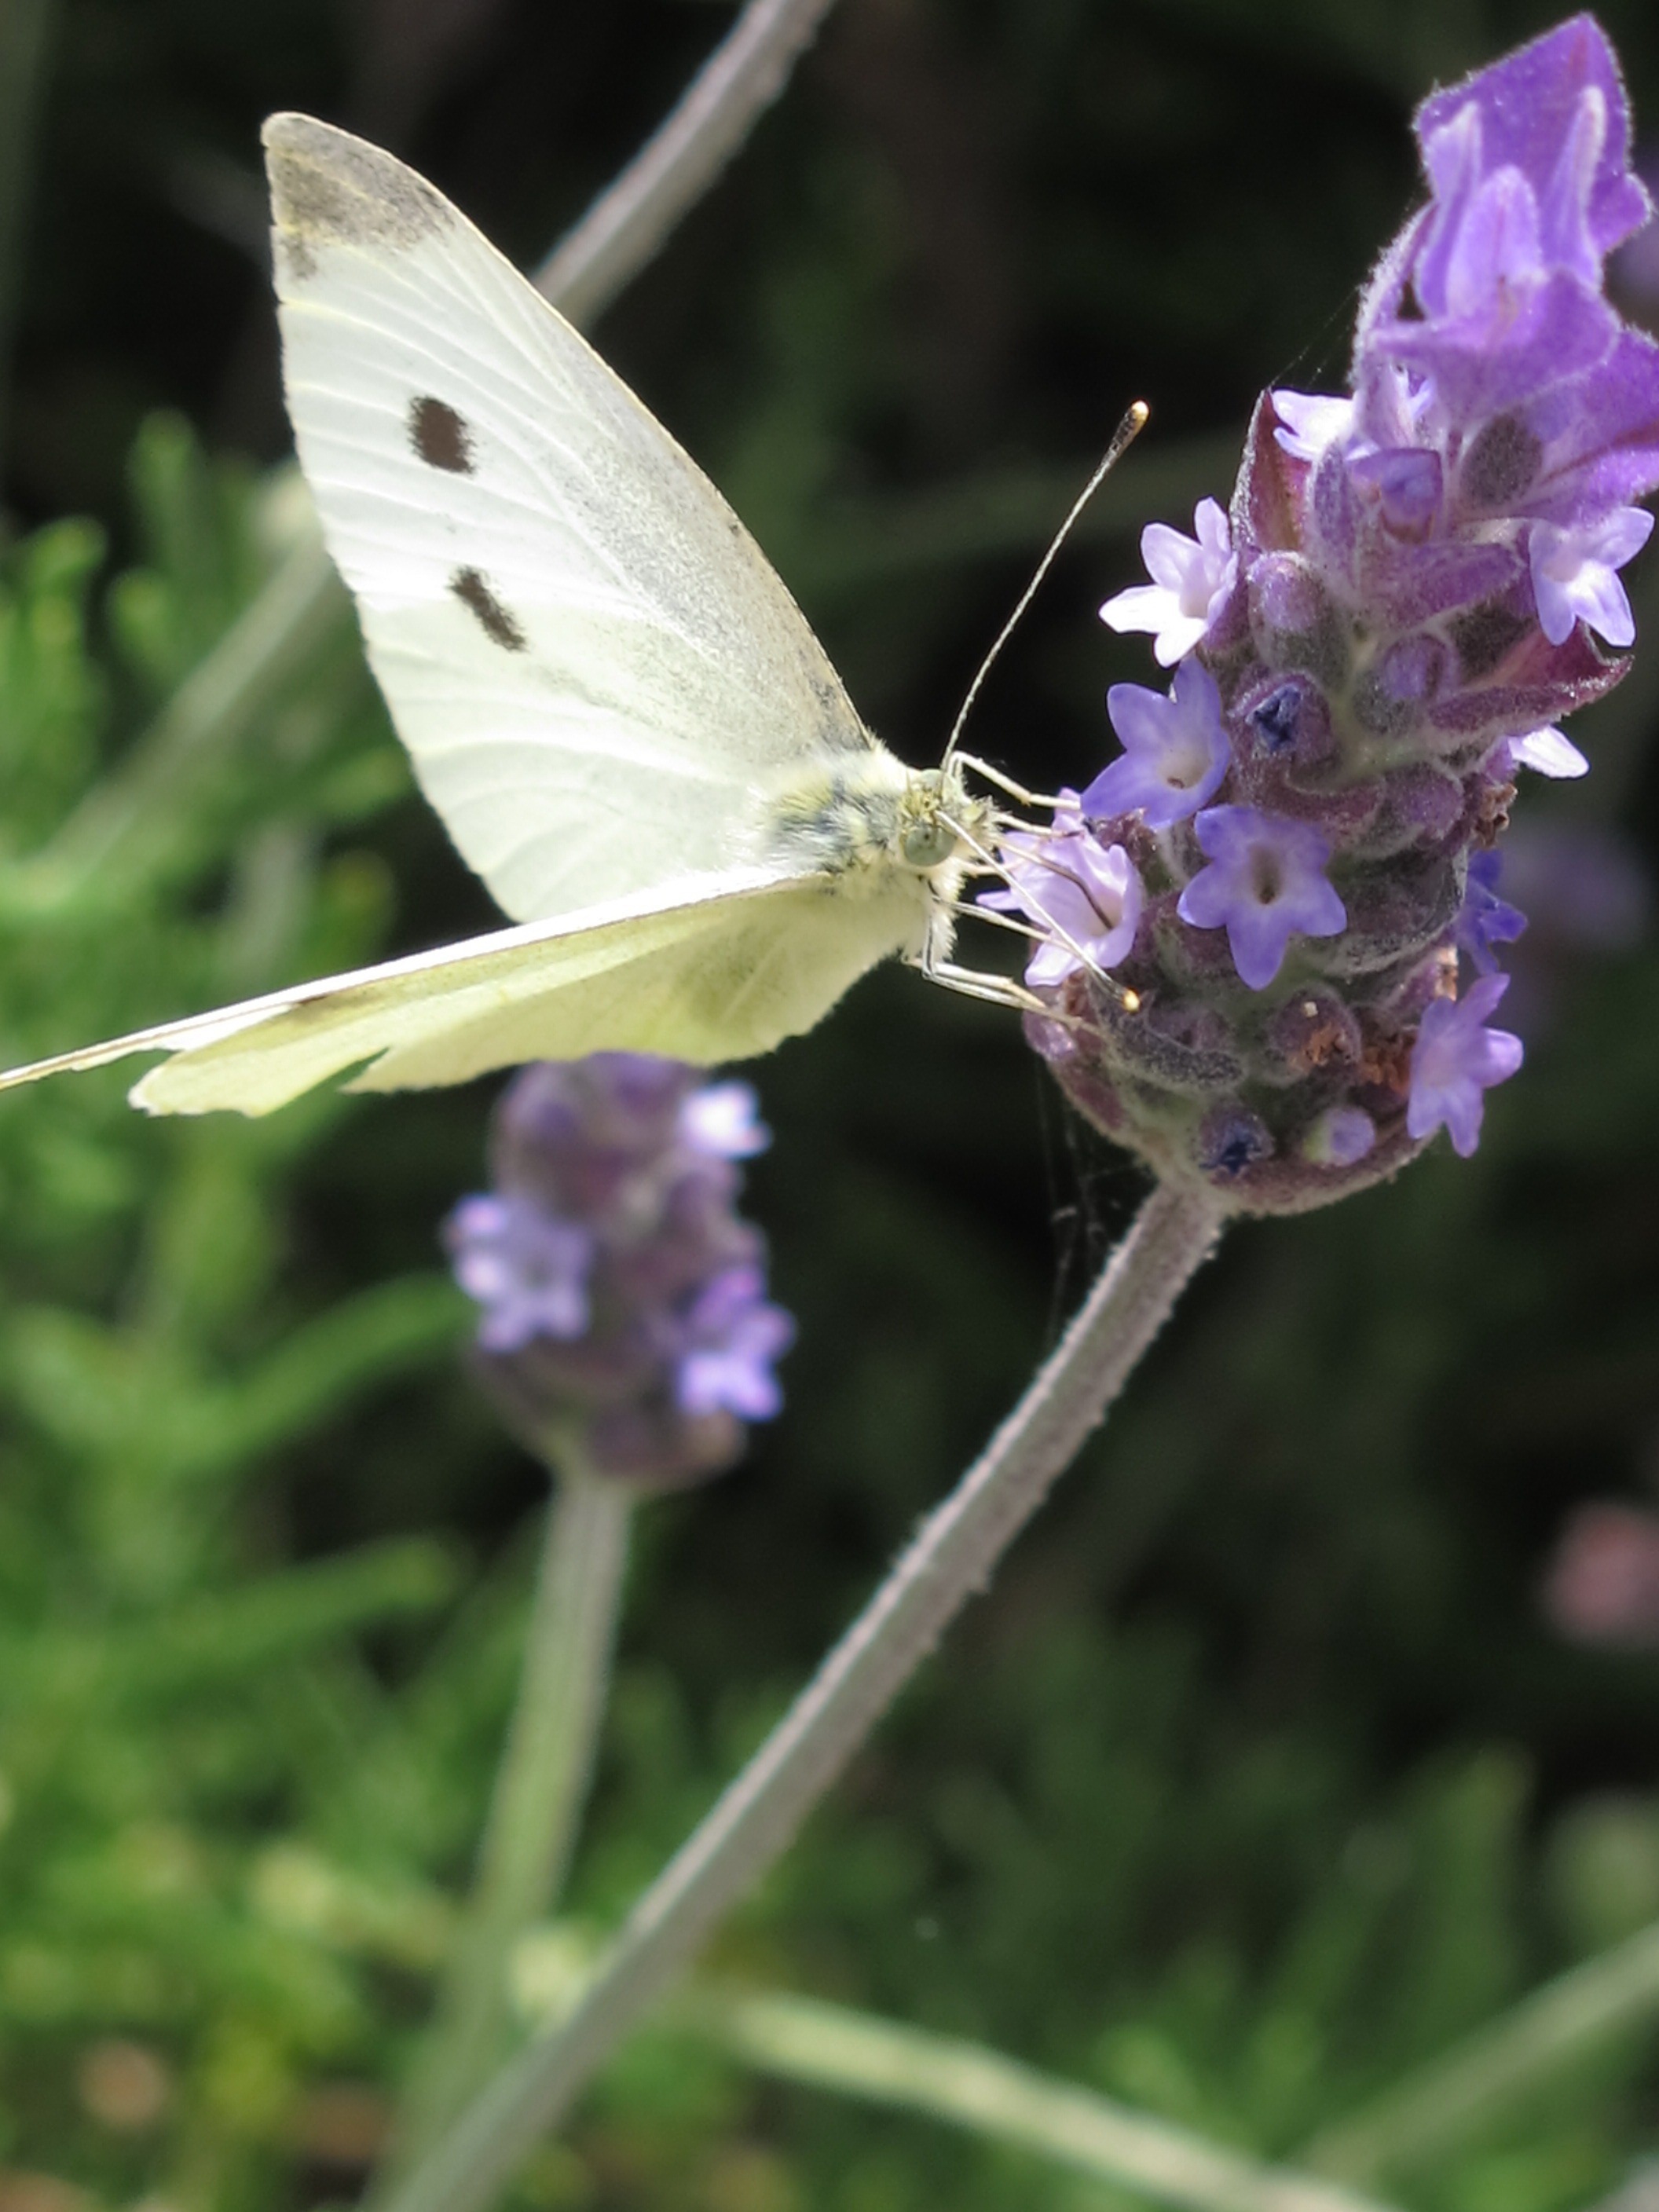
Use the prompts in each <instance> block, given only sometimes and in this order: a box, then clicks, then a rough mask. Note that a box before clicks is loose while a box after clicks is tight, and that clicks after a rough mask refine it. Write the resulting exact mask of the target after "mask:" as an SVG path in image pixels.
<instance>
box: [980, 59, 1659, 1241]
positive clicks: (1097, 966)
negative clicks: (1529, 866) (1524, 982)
mask: <svg viewBox="0 0 1659 2212" xmlns="http://www.w3.org/2000/svg"><path fill="white" fill-rule="evenodd" d="M1416 129H1417V137H1418V145H1419V153H1420V155H1421V157H1422V161H1423V167H1424V173H1425V178H1426V179H1427V182H1428V185H1429V191H1430V198H1429V201H1428V204H1426V206H1425V207H1424V208H1423V209H1422V210H1420V212H1419V213H1418V214H1417V215H1416V216H1413V218H1412V219H1411V221H1410V222H1407V225H1406V227H1405V228H1404V229H1403V231H1402V232H1401V234H1400V236H1399V237H1398V238H1397V239H1396V240H1395V241H1394V243H1393V244H1392V245H1391V246H1389V249H1388V250H1387V252H1385V253H1384V254H1383V258H1382V260H1381V262H1380V264H1378V267H1377V270H1376V274H1375V276H1373V278H1372V280H1371V283H1370V287H1369V289H1368V290H1367V292H1366V294H1365V296H1364V301H1363V302H1362V305H1361V308H1360V313H1359V318H1358V329H1357V332H1356V337H1355V344H1354V352H1353V360H1352V372H1351V385H1352V389H1351V391H1350V392H1346V393H1341V394H1332V393H1308V392H1272V391H1270V392H1265V393H1263V395H1262V397H1261V400H1260V402H1259V403H1258V405H1257V408H1256V410H1255V420H1254V422H1252V424H1251V427H1250V431H1249V438H1248V440H1247V442H1246V446H1245V451H1244V457H1243V465H1242V466H1241V468H1240V471H1239V477H1238V482H1237V486H1236V488H1235V489H1234V493H1233V497H1232V502H1231V513H1229V514H1228V515H1227V516H1225V517H1224V516H1223V515H1222V514H1221V512H1220V510H1219V508H1218V507H1216V505H1215V503H1214V502H1213V501H1205V502H1203V503H1202V504H1201V505H1200V509H1199V512H1198V516H1197V518H1196V522H1197V530H1198V535H1197V537H1196V538H1194V539H1193V540H1190V541H1189V540H1188V539H1186V538H1182V536H1181V535H1180V533H1178V532H1174V531H1172V530H1170V529H1169V528H1167V527H1166V526H1163V525H1157V526H1153V527H1152V529H1151V530H1150V531H1149V532H1147V534H1146V539H1145V540H1144V541H1143V545H1144V550H1145V551H1146V557H1147V561H1148V566H1149V568H1150V569H1151V571H1152V577H1153V583H1152V585H1151V586H1135V587H1133V588H1132V589H1131V590H1129V591H1127V592H1121V593H1120V594H1119V595H1118V596H1117V597H1116V598H1115V599H1110V600H1109V601H1108V602H1107V604H1106V605H1105V607H1103V610H1102V612H1103V616H1104V617H1105V619H1106V620H1107V621H1108V622H1109V623H1110V624H1111V625H1112V626H1113V627H1114V628H1115V629H1147V630H1151V631H1152V632H1154V633H1155V635H1156V642H1157V658H1158V660H1159V661H1160V662H1161V663H1163V664H1164V665H1170V663H1171V662H1176V663H1178V665H1176V674H1175V680H1174V685H1173V688H1172V690H1171V692H1170V696H1169V697H1168V699H1164V697H1162V696H1160V695H1158V694H1157V693H1154V692H1152V691H1147V690H1142V689H1141V688H1140V687H1139V686H1135V685H1128V684H1120V685H1116V686H1115V687H1114V689H1113V691H1112V694H1111V702H1110V706H1111V717H1112V721H1113V724H1114V726H1115V729H1116V730H1117V732H1118V734H1119V736H1120V738H1121V739H1122V741H1123V743H1124V745H1125V747H1126V750H1125V751H1124V752H1123V753H1122V754H1121V756H1120V757H1119V758H1118V759H1117V760H1116V761H1115V762H1113V763H1110V764H1109V765H1108V767H1107V768H1106V769H1104V771H1103V773H1102V774H1101V775H1099V776H1098V777H1097V779H1096V780H1095V781H1094V783H1093V784H1091V786H1090V787H1089V788H1088V790H1087V791H1086V792H1085V793H1084V796H1083V799H1082V802H1081V807H1080V818H1079V816H1078V815H1077V814H1073V816H1070V817H1068V818H1067V819H1066V821H1065V822H1064V823H1056V832H1057V835H1056V836H1055V837H1054V840H1053V861H1054V865H1056V866H1058V868H1059V870H1060V872H1061V873H1062V874H1063V877H1064V879H1065V884H1066V889H1065V894H1064V905H1065V910H1066V944H1065V945H1064V947H1063V948H1062V950H1063V952H1064V956H1065V957H1056V954H1055V952H1054V950H1053V949H1052V948H1040V949H1039V951H1038V953H1037V955H1036V958H1035V959H1034V961H1033V962H1032V963H1031V966H1030V969H1029V970H1028V973H1027V982H1028V985H1029V986H1030V987H1031V988H1032V989H1034V990H1035V991H1036V994H1037V995H1038V996H1039V997H1040V998H1041V999H1042V1000H1043V1002H1044V1011H1043V1012H1041V1013H1034V1014H1032V1015H1030V1016H1029V1017H1028V1032H1029V1034H1030V1036H1031V1039H1032V1042H1034V1043H1035V1044H1036V1048H1037V1049H1038V1050H1039V1051H1040V1052H1042V1054H1043V1055H1044V1056H1045V1058H1047V1059H1048V1061H1049V1063H1050V1065H1051V1066H1052V1067H1053V1070H1054V1074H1055V1075H1056V1077H1057V1078H1058V1079H1059V1081H1060V1084H1061V1085H1062V1086H1063V1087H1064V1088H1065V1090H1066V1091H1067V1093H1068V1094H1069V1095H1070V1097H1072V1098H1073V1101H1074V1103H1076V1104H1077V1105H1078V1106H1079V1107H1080V1108H1081V1109H1082V1110H1083V1111H1084V1112H1085V1114H1087V1115H1089V1116H1090V1117H1091V1119H1092V1120H1094V1121H1096V1122H1097V1124H1098V1125H1099V1126H1100V1127H1103V1129H1105V1130H1106V1131H1107V1132H1108V1133H1110V1134H1111V1135H1113V1136H1115V1137H1116V1138H1118V1139H1121V1140H1122V1141H1124V1142H1126V1143H1127V1144H1129V1145H1131V1146H1133V1147H1134V1148H1136V1149H1137V1150H1139V1152H1142V1153H1143V1154H1144V1155H1145V1156H1146V1158H1148V1159H1149V1160H1150V1161H1151V1162H1152V1164H1153V1165H1154V1166H1155V1167H1156V1168H1157V1169H1158V1171H1159V1172H1160V1173H1161V1174H1163V1175H1165V1176H1176V1177H1177V1178H1182V1177H1184V1178H1188V1179H1193V1178H1197V1179H1200V1180H1202V1181H1204V1182H1207V1183H1209V1184H1210V1185H1212V1187H1214V1188H1217V1189H1218V1190H1220V1191H1221V1192H1223V1193H1224V1194H1225V1195H1226V1197H1227V1198H1228V1200H1229V1202H1230V1203H1231V1205H1232V1206H1234V1207H1235V1208H1237V1210H1238V1211H1241V1212H1289V1211H1296V1210H1299V1209H1301V1208H1303V1207H1305V1206H1316V1205H1320V1204H1322V1203H1324V1202H1325V1201H1326V1200H1329V1199H1332V1198H1334V1197H1337V1196H1339V1195H1340V1194H1342V1193H1343V1192H1345V1191H1347V1190H1351V1189H1352V1188H1357V1187H1358V1186H1360V1185H1362V1184H1364V1183H1366V1182H1374V1181H1376V1180H1377V1179H1378V1178H1379V1177H1381V1176H1386V1175H1389V1174H1390V1173H1392V1172H1393V1171H1394V1170H1396V1169H1397V1168H1398V1167H1399V1166H1401V1164H1402V1163H1403V1162H1405V1161H1406V1160H1407V1159H1409V1158H1412V1157H1413V1154H1414V1153H1416V1152H1418V1151H1419V1150H1420V1149H1421V1148H1422V1147H1423V1146H1424V1145H1425V1144H1426V1143H1427V1142H1429V1141H1430V1139H1431V1138H1432V1137H1433V1136H1434V1135H1435V1134H1436V1133H1437V1131H1439V1130H1440V1129H1442V1128H1444V1129H1445V1130H1447V1132H1448V1133H1449V1136H1450V1139H1451V1141H1452V1143H1453V1145H1454V1146H1455V1149H1456V1150H1457V1151H1458V1152H1462V1153H1464V1154H1468V1153H1469V1152H1473V1151H1474V1147H1475V1145H1476V1143H1477V1142H1478V1139H1479V1136H1480V1126H1481V1118H1482V1114H1483V1111H1484V1107H1485V1100H1486V1092H1487V1091H1488V1090H1489V1088H1490V1087H1491V1086H1492V1085H1494V1084H1496V1083H1498V1082H1501V1081H1502V1080H1504V1079H1505V1078H1506V1077H1508V1076H1510V1075H1511V1074H1513V1073H1515V1071H1516V1069H1517V1068H1518V1067H1519V1066H1520V1064H1521V1060H1522V1047H1521V1042H1520V1040H1519V1039H1518V1038H1517V1037H1516V1036H1512V1035H1511V1034H1510V1033H1509V1032H1508V1031H1506V1030H1502V1029H1499V1028H1496V1027H1493V1026H1491V1025H1489V1017H1491V1016H1492V1014H1493V1013H1494V1012H1496V1010H1497V1007H1498V1001H1499V1000H1500V999H1501V998H1502V996H1503V994H1504V984H1505V980H1506V979H1505V978H1504V976H1503V975H1501V974H1499V973H1498V972H1497V969H1498V955H1499V951H1500V950H1501V948H1502V947H1504V945H1507V944H1508V943H1509V942H1510V941H1512V939H1514V938H1515V937H1516V936H1517V935H1518V934H1519V933H1520V931H1521V930H1522V927H1524V916H1522V915H1521V914H1519V913H1518V911H1516V908H1513V907H1512V906H1510V904H1509V903H1508V902H1507V901H1505V900H1504V898H1503V896H1501V893H1500V891H1499V888H1498V879H1499V875H1500V872H1501V859H1500V854H1499V849H1498V848H1499V840H1500V838H1501V836H1502V833H1503V831H1504V828H1505V827H1506V825H1507V823H1508V819H1509V814H1510V805H1511V803H1512V801H1513V799H1514V797H1515V777H1516V774H1517V773H1518V771H1519V769H1521V768H1522V767H1523V766H1524V767H1527V768H1528V769H1533V770H1534V771H1536V772H1541V773H1543V774H1545V775H1576V774H1579V773H1582V771H1583V766H1584V763H1583V757H1582V755H1580V754H1579V753H1578V752H1577V749H1576V748H1575V747H1574V746H1573V745H1572V744H1571V743H1570V742H1569V740H1568V739H1567V738H1565V736H1564V735H1563V734H1562V732H1560V731H1559V729H1557V728H1555V727H1554V725H1555V723H1556V722H1557V721H1558V720H1559V718H1560V717H1562V716H1563V715H1565V714H1569V713H1571V711H1572V709H1574V708H1577V707H1580V706H1583V705H1584V704H1585V703H1587V702H1589V701H1590V700H1593V699H1595V698H1598V697H1600V696H1601V695H1602V694H1603V693H1604V692H1606V691H1607V690H1610V689H1611V687H1612V686H1613V684H1616V683H1617V682H1618V681H1619V679H1620V677H1621V676H1622V675H1623V673H1624V672H1625V669H1626V665H1627V664H1626V661H1625V660H1624V659H1622V658H1620V654H1621V653H1622V650H1623V648H1625V647H1628V646H1629V645H1630V644H1631V643H1632V641H1633V638H1634V635H1635V623H1634V618H1633V616H1632V611H1631V607H1630V602H1629V600H1628V598H1627V597H1626V592H1625V588H1624V585H1623V583H1622V581H1621V580H1620V570H1621V569H1622V568H1623V567H1624V565H1625V564H1626V562H1628V561H1629V560H1631V559H1632V557H1633V556H1635V555H1636V554H1637V553H1638V551H1639V550H1640V549H1641V547H1642V546H1643V545H1644V544H1645V542H1646V540H1647V538H1648V536H1649V534H1650V531H1651V529H1652V526H1653V522H1652V517H1651V516H1650V514H1648V513H1646V512H1645V511H1644V509H1642V508H1640V507H1637V506H1635V505H1634V504H1633V502H1634V501H1637V500H1638V499H1639V498H1641V497H1642V496H1643V495H1644V494H1645V493H1647V492H1650V491H1651V490H1652V489H1654V487H1655V486H1656V484H1659V346H1656V344H1655V343H1654V341H1653V340H1652V339H1651V338H1650V337H1647V336H1645V335H1644V333H1642V332H1640V331H1636V330H1633V329H1632V328H1630V327H1628V326H1627V325H1626V324H1625V323H1624V322H1623V321H1622V320H1621V319H1620V316H1619V314H1618V313H1617V311H1616V310H1615V309H1614V307H1613V306H1612V304H1611V303H1610V301H1608V299H1607V295H1606V292H1605V289H1604V283H1603V276H1604V268H1605V264H1606V260H1607V256H1608V254H1609V253H1611V252H1613V249H1614V248H1615V247H1616V246H1619V245H1620V243H1622V242H1623V241H1624V240H1626V239H1628V238H1629V237H1630V236H1631V235H1632V234H1633V233H1634V232H1635V231H1636V230H1637V229H1638V228H1640V227H1641V226H1642V224H1643V223H1644V222H1646V221H1647V220H1648V219H1649V217H1650V213H1651V209H1650V202H1649V199H1648V195H1647V193H1646V191H1645V190H1644V186H1643V185H1642V184H1641V182H1640V181H1639V179H1638V178H1637V177H1636V176H1635V175H1634V174H1633V173H1632V170H1631V167H1630V161H1629V154H1630V135H1631V134H1630V118H1629V112H1628V107H1627V104H1626V98H1625V94H1624V88H1623V86H1622V84H1621V82H1620V75H1619V69H1618V64H1617V61H1616V59H1615V58H1614V55H1613V50H1612V48H1611V46H1609V44H1608V42H1607V38H1606V36H1605V34H1604V33H1603V32H1602V31H1601V27H1600V26H1599V25H1598V24H1597V23H1596V22H1595V19H1594V18H1593V17H1591V16H1589V15H1578V16H1575V17H1573V18H1572V19H1571V21H1567V22H1565V23H1563V24H1561V25H1559V27H1557V28H1556V29H1554V30H1553V31H1551V32H1549V33H1547V34H1546V35H1545V36H1544V37H1542V38H1541V39H1538V40H1534V42H1533V43H1532V44H1531V45H1530V46H1526V47H1523V48H1522V49H1521V50H1520V51H1519V52H1516V53H1514V54H1511V55H1510V56H1509V57H1508V58H1505V59H1504V60H1503V61H1501V62H1499V63H1498V64H1494V65H1493V66H1492V68H1490V69H1487V70H1482V71H1480V73H1479V74H1478V75H1476V76H1473V77H1471V78H1469V79H1468V80H1467V81H1466V82H1464V83H1462V84H1461V85H1459V86H1456V87H1454V88H1452V89H1450V90H1449V91H1445V92H1439V93H1437V94H1434V95H1433V96H1432V97H1431V99H1429V100H1426V101H1425V103H1424V105H1423V106H1422V107H1421V108H1420V109H1419V112H1418V116H1417V119H1416ZM1084 841H1092V842H1093V844H1094V846H1095V847H1096V848H1097V849H1098V853H1099V854H1100V855H1102V856H1103V855H1104V854H1116V855H1118V856H1119V858H1118V860H1117V862H1116V863H1115V866H1118V867H1119V868H1120V870H1121V869H1124V868H1133V872H1134V877H1135V883H1136V886H1137V890H1138V894H1139V896H1138V898H1137V900H1136V902H1135V904H1136V906H1137V907H1138V921H1137V924H1136V927H1135V929H1134V933H1133V941H1132V942H1128V941H1126V933H1125V932H1124V930H1123V928H1122V926H1121V925H1122V921H1123V918H1124V916H1125V915H1126V914H1127V912H1128V911H1129V908H1128V907H1127V906H1126V905H1125V904H1124V903H1123V902H1121V900H1120V901H1118V902H1116V907H1115V913H1114V915H1113V916H1112V917H1111V918H1110V921H1109V920H1108V917H1107V916H1105V915H1102V916H1101V917H1100V922H1099V924H1098V925H1097V926H1096V927H1091V926H1090V921H1089V917H1088V915H1086V914H1085V913H1084V912H1082V911H1080V910H1079V909H1080V908H1081V905H1082V902H1083V900H1084V897H1085V893H1086V891H1087V887H1088V886H1089V884H1091V882H1092V881H1093V879H1094V876H1095V874H1096V872H1097V871H1096V866H1095V854H1093V853H1085V852H1083V851H1082V850H1081V849H1080V848H1081V845H1082V843H1083V842H1084ZM1042 858H1043V847H1042V841H1041V839H1039V838H1033V837H1030V836H1024V837H1021V838H1018V839H1016V840H1015V841H1014V842H1013V845H1012V849H1011V851H1010V853H1009V855H1008V859H1009V862H1010V875H1011V879H1012V884H1013V900H1014V902H1017V903H1018V904H1019V905H1020V906H1021V907H1022V908H1024V912H1025V913H1026V914H1027V915H1029V916H1030V919H1031V920H1032V921H1034V922H1036V925H1037V926H1038V927H1039V928H1040V929H1041V928H1042V927H1045V926H1047V925H1048V923H1049V921H1050V918H1051V917H1052V915H1053V914H1054V904H1055V902H1054V901H1053V900H1050V899H1046V898H1045V896H1044V891H1043V885H1042V873H1043V868H1042ZM1002 902H1004V903H1006V902H1008V897H1007V895H1006V894H1005V895H1003V898H1002ZM1097 944H1099V945H1103V946H1105V947H1106V948H1108V949H1109V956H1110V957H1109V958H1103V957H1094V958H1092V959H1091V960H1088V961H1085V960H1084V959H1081V958H1079V957H1077V956H1078V952H1079V949H1080V948H1082V949H1085V950H1086V949H1087V948H1089V947H1091V946H1092V945H1097Z"/></svg>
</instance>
